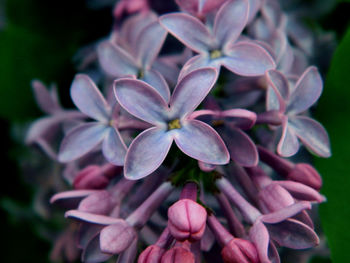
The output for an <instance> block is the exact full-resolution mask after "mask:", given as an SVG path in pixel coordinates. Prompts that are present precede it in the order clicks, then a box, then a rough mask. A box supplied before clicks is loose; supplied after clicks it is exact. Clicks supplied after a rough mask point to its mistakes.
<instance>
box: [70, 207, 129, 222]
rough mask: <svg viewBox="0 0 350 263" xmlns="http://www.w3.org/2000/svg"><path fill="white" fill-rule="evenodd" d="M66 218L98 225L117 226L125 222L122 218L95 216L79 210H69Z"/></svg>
mask: <svg viewBox="0 0 350 263" xmlns="http://www.w3.org/2000/svg"><path fill="white" fill-rule="evenodd" d="M64 216H65V217H69V218H75V219H78V220H82V221H86V222H89V223H93V224H98V225H111V224H117V223H119V222H121V221H122V222H124V220H123V219H120V218H114V217H109V216H104V215H95V214H91V213H87V212H82V211H78V210H69V211H67V212H66V213H65V215H64Z"/></svg>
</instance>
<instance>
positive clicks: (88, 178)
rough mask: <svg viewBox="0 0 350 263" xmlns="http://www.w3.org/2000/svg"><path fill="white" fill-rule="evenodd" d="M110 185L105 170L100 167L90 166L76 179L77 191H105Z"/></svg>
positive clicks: (75, 186) (74, 183)
mask: <svg viewBox="0 0 350 263" xmlns="http://www.w3.org/2000/svg"><path fill="white" fill-rule="evenodd" d="M108 184H109V179H108V178H106V177H105V176H104V173H103V170H102V169H101V167H100V166H98V165H89V166H87V167H85V168H84V169H83V170H81V171H80V172H79V173H78V174H77V176H76V177H75V178H74V182H73V185H74V188H75V189H103V188H105V187H106V186H107V185H108Z"/></svg>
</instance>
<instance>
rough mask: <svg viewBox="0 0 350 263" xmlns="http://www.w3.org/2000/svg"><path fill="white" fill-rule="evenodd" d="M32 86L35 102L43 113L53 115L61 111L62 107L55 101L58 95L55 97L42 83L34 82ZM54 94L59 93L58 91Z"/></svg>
mask: <svg viewBox="0 0 350 263" xmlns="http://www.w3.org/2000/svg"><path fill="white" fill-rule="evenodd" d="M31 84H32V88H33V91H34V96H35V100H36V102H37V103H38V105H39V107H40V109H41V110H42V111H43V112H45V113H49V114H52V113H54V112H55V111H59V110H60V109H61V106H60V105H59V104H58V101H57V100H56V99H55V97H56V95H54V96H53V95H52V94H51V93H50V92H49V90H48V89H47V88H46V87H45V85H44V84H43V83H42V82H41V81H39V80H33V81H32V83H31ZM52 93H57V91H56V90H54V91H52Z"/></svg>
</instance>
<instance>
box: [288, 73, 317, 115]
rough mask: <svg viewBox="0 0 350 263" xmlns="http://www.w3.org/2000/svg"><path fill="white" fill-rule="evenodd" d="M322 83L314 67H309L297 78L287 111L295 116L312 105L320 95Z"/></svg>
mask: <svg viewBox="0 0 350 263" xmlns="http://www.w3.org/2000/svg"><path fill="white" fill-rule="evenodd" d="M322 88H323V83H322V78H321V76H320V73H319V72H318V70H317V68H316V67H309V68H307V69H306V70H305V72H304V73H303V75H302V76H301V77H300V78H299V80H298V82H297V83H296V85H295V89H294V90H293V92H292V94H291V96H290V100H289V104H288V108H287V111H288V112H289V113H293V114H297V113H300V112H303V111H305V110H307V109H308V108H310V107H311V105H313V104H314V103H315V102H316V101H317V100H318V98H319V97H320V95H321V93H322Z"/></svg>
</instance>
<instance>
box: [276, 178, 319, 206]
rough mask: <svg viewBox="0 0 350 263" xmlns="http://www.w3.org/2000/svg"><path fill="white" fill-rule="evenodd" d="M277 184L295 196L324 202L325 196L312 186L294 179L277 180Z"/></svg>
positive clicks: (299, 198) (305, 199) (300, 198)
mask: <svg viewBox="0 0 350 263" xmlns="http://www.w3.org/2000/svg"><path fill="white" fill-rule="evenodd" d="M275 183H276V184H278V185H280V186H282V187H283V188H285V189H286V190H287V191H288V192H289V193H290V194H291V195H292V196H293V197H294V198H296V199H298V200H304V201H313V202H319V203H321V202H323V201H325V197H324V196H323V195H321V194H320V193H319V192H317V191H316V190H315V189H313V188H312V187H310V186H307V185H305V184H302V183H298V182H293V181H290V180H288V181H283V180H278V181H275Z"/></svg>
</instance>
